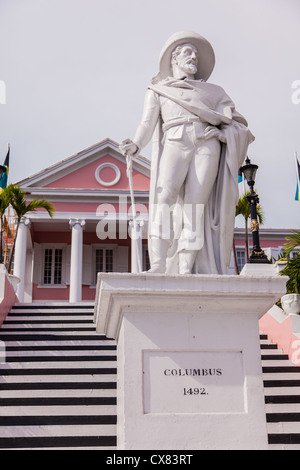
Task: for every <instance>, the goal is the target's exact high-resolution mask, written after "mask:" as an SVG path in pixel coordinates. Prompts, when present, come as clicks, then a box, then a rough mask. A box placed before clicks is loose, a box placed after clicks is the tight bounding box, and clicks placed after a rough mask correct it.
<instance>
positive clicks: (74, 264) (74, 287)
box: [69, 219, 85, 302]
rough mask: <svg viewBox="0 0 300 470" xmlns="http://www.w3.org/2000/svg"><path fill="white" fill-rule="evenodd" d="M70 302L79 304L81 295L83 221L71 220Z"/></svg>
mask: <svg viewBox="0 0 300 470" xmlns="http://www.w3.org/2000/svg"><path fill="white" fill-rule="evenodd" d="M69 224H70V227H71V228H72V239H71V265H70V296H69V300H70V302H80V301H81V298H82V295H81V292H82V240H83V234H82V232H83V229H84V226H85V220H79V219H71V220H70V221H69Z"/></svg>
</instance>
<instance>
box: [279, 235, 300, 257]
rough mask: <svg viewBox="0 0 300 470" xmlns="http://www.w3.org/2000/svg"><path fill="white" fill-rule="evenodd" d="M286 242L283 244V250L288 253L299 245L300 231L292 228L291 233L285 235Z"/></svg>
mask: <svg viewBox="0 0 300 470" xmlns="http://www.w3.org/2000/svg"><path fill="white" fill-rule="evenodd" d="M286 240H288V241H287V243H285V244H284V245H283V247H284V252H285V253H286V254H287V255H289V254H290V253H291V252H292V251H293V250H294V249H295V248H297V246H300V231H298V230H294V231H293V232H292V235H290V236H288V237H286Z"/></svg>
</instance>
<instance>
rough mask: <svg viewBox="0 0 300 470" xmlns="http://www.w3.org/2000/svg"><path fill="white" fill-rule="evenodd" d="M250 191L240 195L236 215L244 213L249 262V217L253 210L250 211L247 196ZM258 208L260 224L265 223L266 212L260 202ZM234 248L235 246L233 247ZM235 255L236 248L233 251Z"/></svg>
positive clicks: (247, 259) (247, 258) (247, 260)
mask: <svg viewBox="0 0 300 470" xmlns="http://www.w3.org/2000/svg"><path fill="white" fill-rule="evenodd" d="M249 194H250V191H246V192H245V193H244V194H243V195H242V196H240V197H239V200H238V203H237V206H236V209H235V215H236V216H238V215H242V216H243V217H244V219H245V251H246V263H248V262H249V236H248V219H249V218H250V215H251V211H250V204H249V202H248V199H247V196H249ZM256 210H257V218H258V222H259V223H260V224H263V223H264V213H263V210H262V207H261V206H260V205H259V204H258V205H257V206H256ZM233 248H234V247H233ZM233 253H234V255H235V248H234V251H233Z"/></svg>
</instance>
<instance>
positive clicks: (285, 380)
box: [260, 335, 300, 450]
mask: <svg viewBox="0 0 300 470" xmlns="http://www.w3.org/2000/svg"><path fill="white" fill-rule="evenodd" d="M260 342H261V352H262V370H263V381H264V390H265V404H266V419H267V429H268V440H269V449H270V450H299V449H300V367H299V366H296V365H294V364H293V363H292V362H291V361H290V360H289V358H288V355H286V354H283V353H282V351H281V350H279V349H278V348H277V345H276V344H272V342H271V341H270V340H268V338H267V336H266V335H260Z"/></svg>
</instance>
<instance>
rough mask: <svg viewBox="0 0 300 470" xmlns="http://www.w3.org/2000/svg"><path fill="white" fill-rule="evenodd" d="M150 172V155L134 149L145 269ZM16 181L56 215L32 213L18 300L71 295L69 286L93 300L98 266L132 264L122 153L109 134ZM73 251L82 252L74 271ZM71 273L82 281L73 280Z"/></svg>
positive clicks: (75, 257)
mask: <svg viewBox="0 0 300 470" xmlns="http://www.w3.org/2000/svg"><path fill="white" fill-rule="evenodd" d="M149 176H150V165H149V161H148V160H146V159H145V158H143V157H137V158H136V159H135V161H134V163H133V184H134V188H135V202H136V207H137V213H138V215H139V217H140V218H142V219H143V222H144V228H145V231H144V234H143V236H144V240H143V243H142V252H141V257H142V258H143V265H144V268H145V269H146V267H147V244H146V237H147V233H146V230H147V217H148V196H149V182H150V179H149ZM19 185H20V186H21V187H22V188H23V189H24V190H26V192H27V193H28V194H29V196H28V198H29V199H30V198H32V199H34V198H37V199H40V198H46V199H47V200H49V201H51V202H52V203H53V205H54V207H55V215H54V217H53V219H50V217H49V216H48V214H47V213H46V212H45V211H43V210H38V211H36V212H35V213H32V214H30V226H29V228H28V233H27V246H26V248H25V249H26V268H24V276H25V282H24V290H23V292H21V293H19V296H20V298H21V301H25V302H31V301H47V300H58V301H68V300H70V299H71V297H72V289H73V293H74V291H75V292H76V296H77V297H78V300H79V301H81V300H82V301H91V300H94V298H95V292H96V278H97V272H99V271H121V272H124V271H125V272H128V271H131V268H132V267H131V255H132V253H131V251H132V246H131V238H130V236H129V235H130V220H131V219H132V214H131V199H130V191H129V183H128V178H127V175H126V159H125V157H124V156H123V155H122V154H121V153H120V152H119V150H118V145H117V144H116V143H115V142H113V141H111V140H110V139H106V140H104V141H102V142H100V143H99V144H96V145H95V146H93V147H90V148H88V149H86V150H85V151H83V152H80V153H78V154H76V155H74V156H72V157H69V158H67V159H65V160H63V161H62V162H60V163H58V164H56V165H53V166H52V167H50V168H47V169H45V170H43V171H41V172H40V173H38V174H36V175H34V176H32V177H30V178H27V179H25V180H23V181H21V182H19ZM106 218H108V219H107V222H106ZM74 224H75V225H76V224H77V225H76V227H77V229H78V230H79V232H80V237H81V238H80V240H81V241H80V246H77V245H78V242H76V239H75V238H74V239H73V238H72V237H73V235H74V234H75V232H76V230H75V231H74ZM73 232H74V233H73ZM76 243H77V245H76ZM75 245H76V247H75ZM75 248H76V250H77V252H76V253H77V254H76V253H75V251H74V249H75ZM74 253H75V254H74ZM72 257H73V258H72ZM16 258H17V259H18V256H16ZM78 258H82V259H81V260H80V263H81V264H80V266H81V269H80V271H82V272H80V273H77V270H78V269H77V268H75V272H74V266H75V265H76V266H77V263H78ZM72 266H73V271H72ZM77 274H78V276H77ZM76 276H77V279H76ZM74 279H75V281H74ZM76 281H78V282H80V287H79V288H78V286H77V288H76V286H74V285H73V287H72V282H73V283H74V282H76ZM77 291H80V292H77ZM77 297H76V298H77Z"/></svg>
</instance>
